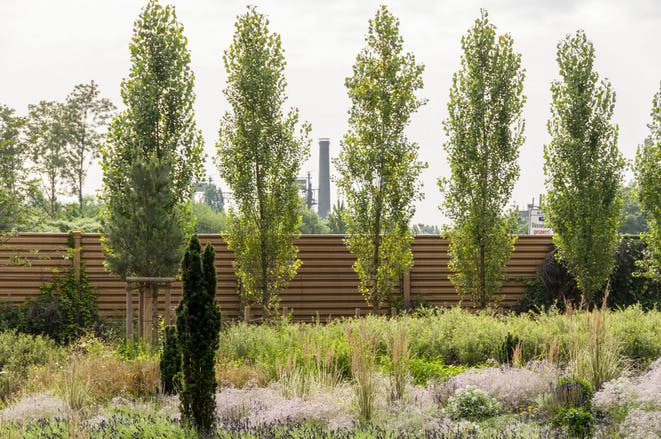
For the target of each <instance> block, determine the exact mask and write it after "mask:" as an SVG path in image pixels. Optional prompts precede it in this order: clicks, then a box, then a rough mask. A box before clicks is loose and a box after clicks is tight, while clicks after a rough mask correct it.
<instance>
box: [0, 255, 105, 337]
mask: <svg viewBox="0 0 661 439" xmlns="http://www.w3.org/2000/svg"><path fill="white" fill-rule="evenodd" d="M71 251H72V252H73V251H77V250H71ZM100 322H101V319H100V317H99V314H98V308H97V303H96V296H95V295H94V293H93V291H92V288H91V287H90V284H89V280H88V277H87V271H86V270H85V266H84V265H83V264H81V267H80V273H79V278H78V279H76V273H75V270H74V269H73V268H70V269H67V270H66V271H64V272H63V273H61V274H60V275H56V276H55V277H54V278H53V280H52V281H51V282H49V283H47V284H45V285H43V286H42V287H41V294H40V295H39V296H37V297H36V298H35V299H34V300H28V301H26V302H24V303H23V304H21V305H19V306H16V307H14V306H7V305H5V306H3V307H2V308H1V309H0V329H16V330H17V331H19V332H23V333H26V334H33V335H47V336H49V337H50V338H52V339H53V340H56V341H58V342H60V343H68V342H71V341H73V340H75V339H76V338H78V337H80V336H81V335H83V334H84V333H86V332H88V331H94V330H96V329H98V328H99V324H100Z"/></svg>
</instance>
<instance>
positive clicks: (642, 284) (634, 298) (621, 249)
mask: <svg viewBox="0 0 661 439" xmlns="http://www.w3.org/2000/svg"><path fill="white" fill-rule="evenodd" d="M648 246H649V243H648V242H646V240H643V239H640V238H639V237H637V236H624V237H622V238H621V240H620V244H619V245H618V248H617V252H616V253H615V269H614V270H613V274H612V275H611V277H610V283H609V285H608V301H607V306H608V308H610V309H615V308H623V307H626V306H631V305H634V304H636V303H638V304H640V306H641V307H642V308H643V309H653V308H655V307H656V308H657V309H661V279H659V280H655V279H653V278H649V277H647V276H639V275H638V274H639V270H640V268H639V263H640V261H641V260H643V259H644V258H645V256H646V255H647V254H648V253H647V248H648ZM603 296H604V291H600V292H598V293H597V295H596V296H595V302H596V303H600V302H601V300H603Z"/></svg>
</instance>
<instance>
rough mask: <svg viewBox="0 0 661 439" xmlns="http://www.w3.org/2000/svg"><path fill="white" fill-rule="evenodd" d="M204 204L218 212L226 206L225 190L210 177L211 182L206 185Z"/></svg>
mask: <svg viewBox="0 0 661 439" xmlns="http://www.w3.org/2000/svg"><path fill="white" fill-rule="evenodd" d="M204 204H206V205H207V206H209V207H210V208H212V209H213V210H214V211H215V212H217V213H220V212H222V211H223V209H224V208H225V199H224V198H223V192H222V191H221V190H220V188H219V187H218V186H216V185H215V184H213V183H212V182H211V179H209V182H208V183H206V184H205V185H204Z"/></svg>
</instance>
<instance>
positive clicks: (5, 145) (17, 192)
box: [0, 104, 29, 232]
mask: <svg viewBox="0 0 661 439" xmlns="http://www.w3.org/2000/svg"><path fill="white" fill-rule="evenodd" d="M24 124H25V119H24V118H22V117H19V116H16V115H15V111H14V109H12V108H9V107H7V106H5V105H2V104H0V232H6V231H9V230H11V229H14V228H15V227H17V226H18V225H19V224H20V223H22V222H23V211H24V203H25V198H26V195H27V193H26V192H27V189H28V187H29V185H28V184H27V182H28V179H26V178H25V175H26V174H27V169H26V168H25V162H26V159H27V158H28V153H27V152H28V151H27V145H26V143H25V142H23V141H22V139H21V130H22V129H23V126H24Z"/></svg>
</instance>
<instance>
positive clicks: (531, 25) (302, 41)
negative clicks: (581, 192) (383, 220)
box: [0, 0, 661, 224]
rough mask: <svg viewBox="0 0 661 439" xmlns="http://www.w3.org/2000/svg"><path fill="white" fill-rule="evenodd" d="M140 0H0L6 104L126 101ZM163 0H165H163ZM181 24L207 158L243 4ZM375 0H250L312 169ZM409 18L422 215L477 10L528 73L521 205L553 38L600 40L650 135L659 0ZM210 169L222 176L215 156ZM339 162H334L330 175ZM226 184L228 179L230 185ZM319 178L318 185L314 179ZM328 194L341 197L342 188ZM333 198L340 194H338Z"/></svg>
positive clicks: (1, 99) (404, 7)
mask: <svg viewBox="0 0 661 439" xmlns="http://www.w3.org/2000/svg"><path fill="white" fill-rule="evenodd" d="M144 3H145V2H144V1H137V0H112V1H111V0H108V1H103V2H101V1H90V0H58V1H52V0H0V54H1V55H0V57H1V58H0V59H1V60H2V61H1V64H0V103H3V104H5V105H8V106H10V107H13V108H15V109H16V110H17V112H18V113H19V114H24V113H25V112H26V110H27V106H28V105H29V104H32V103H36V102H38V101H39V100H42V99H46V100H63V99H64V98H65V96H66V95H67V94H68V93H69V92H70V91H71V90H72V89H73V87H74V85H75V84H78V83H82V82H89V81H90V80H92V79H93V80H95V81H96V82H98V83H99V84H100V87H101V91H102V94H103V95H104V96H106V97H109V98H110V99H112V100H113V102H115V104H117V105H119V106H121V101H120V96H119V84H120V81H121V80H122V78H123V77H125V76H127V74H128V71H129V67H130V66H129V51H128V44H129V40H130V38H131V35H132V26H133V21H134V20H135V18H136V17H137V16H138V14H139V12H140V9H141V7H142V6H143V4H144ZM163 3H166V2H165V1H163ZM170 3H173V4H174V5H175V6H176V11H177V15H178V18H179V20H180V21H181V22H182V23H183V25H184V29H185V34H186V36H187V38H188V42H189V45H188V47H189V49H190V51H191V57H192V69H193V71H194V72H195V74H196V84H195V86H196V93H197V101H196V105H195V109H196V118H197V123H198V126H199V127H200V128H201V129H202V132H203V134H204V138H205V141H206V151H207V153H208V155H209V158H211V157H213V155H214V152H215V147H214V143H215V142H216V139H217V133H218V127H219V123H218V121H219V120H220V117H221V115H222V114H223V113H224V112H225V111H226V110H227V109H228V105H227V103H226V102H225V100H224V98H223V95H222V93H221V91H222V89H223V87H224V85H225V77H226V75H225V71H224V68H223V65H222V52H223V51H224V50H225V49H226V48H227V47H228V46H229V44H230V42H231V39H232V34H233V30H234V28H233V24H234V21H235V18H236V16H237V15H238V14H241V13H243V12H244V10H245V7H246V4H248V3H246V2H244V1H238V0H224V1H220V0H216V1H214V0H188V1H183V0H182V1H170ZM381 3H384V2H377V1H371V0H370V1H350V0H340V1H333V0H277V1H275V0H274V1H255V2H250V4H257V5H258V7H259V11H260V12H263V13H266V14H267V15H268V16H269V17H270V20H271V31H272V32H278V33H280V34H281V36H282V44H283V47H284V49H285V56H286V59H287V63H288V64H287V69H286V75H287V81H288V84H289V85H288V89H287V92H288V96H289V105H292V106H296V107H298V108H299V109H300V112H301V116H302V118H303V119H304V120H307V121H308V122H310V123H311V125H312V132H311V136H312V139H313V147H312V156H311V158H310V160H309V162H308V163H306V164H304V165H303V167H302V172H303V173H305V172H306V171H311V172H312V175H313V179H314V181H316V177H317V172H316V171H317V160H318V158H317V157H318V156H317V140H318V138H320V137H328V138H330V139H331V156H336V155H337V152H338V149H339V141H340V139H341V137H342V134H343V133H344V131H345V129H346V115H347V110H348V108H349V100H348V98H347V96H346V90H345V88H344V79H345V77H346V76H348V75H349V74H351V66H352V65H353V63H354V60H355V57H356V54H357V53H358V51H359V50H360V49H361V48H362V47H363V45H364V36H365V33H366V31H367V22H368V19H370V18H371V17H372V16H373V15H374V13H375V12H376V9H377V7H378V5H379V4H381ZM385 4H386V5H387V6H388V7H389V8H390V10H391V12H392V13H393V14H394V15H396V16H397V17H398V18H399V20H400V31H401V33H402V36H403V38H404V44H405V47H406V49H407V50H409V51H411V52H413V53H414V54H415V56H416V59H417V61H418V62H420V63H423V64H424V65H425V66H426V68H425V73H424V81H425V87H424V89H423V90H422V91H421V93H420V96H422V97H425V98H428V99H429V103H428V104H427V105H426V106H425V107H423V108H422V109H421V110H420V111H419V112H418V114H416V116H415V117H414V118H413V120H412V122H411V125H410V127H409V129H408V135H409V137H410V138H411V139H413V140H415V141H417V142H418V143H419V144H420V147H421V157H422V159H423V160H425V161H426V162H428V163H429V168H428V169H427V170H425V172H424V174H423V176H422V180H423V184H424V189H423V190H424V192H425V199H424V200H423V201H422V202H420V203H419V204H418V207H417V213H416V216H415V218H414V220H415V222H424V223H427V224H441V223H443V222H444V220H443V216H442V214H441V213H440V212H439V210H438V205H439V203H440V201H441V200H440V195H439V193H438V189H437V186H436V179H437V178H438V177H439V176H447V175H448V174H449V167H448V164H447V159H446V156H445V153H444V152H443V149H442V146H441V145H442V143H443V142H444V141H445V135H444V133H443V131H442V129H441V124H440V122H441V120H442V119H444V118H445V117H446V115H447V100H448V91H449V87H450V81H451V77H452V73H453V72H454V71H455V70H457V68H458V67H459V60H460V55H461V52H460V49H461V47H460V40H461V36H462V34H464V33H465V32H466V30H467V29H468V28H469V27H470V26H471V25H472V24H473V22H474V20H475V19H476V18H477V17H478V16H479V13H480V8H481V7H484V8H486V9H487V10H488V11H489V17H490V20H491V21H492V23H494V24H495V25H496V27H497V29H498V32H499V33H510V34H511V35H512V37H513V38H514V42H515V49H516V50H517V51H519V52H520V53H522V56H523V66H524V67H525V69H526V81H525V89H524V93H525V95H526V96H527V99H528V100H527V103H526V106H525V108H524V117H525V119H526V132H525V136H526V142H525V144H524V145H523V147H522V148H521V155H520V165H521V177H520V179H519V181H518V183H517V185H516V187H515V190H514V193H513V203H516V204H518V205H520V206H523V205H524V204H525V203H527V202H529V201H530V200H531V198H532V197H533V196H534V197H535V199H537V197H538V194H539V193H540V192H543V190H544V183H543V159H542V148H543V145H544V144H545V143H547V142H548V140H549V137H548V134H547V131H546V121H547V119H548V116H549V105H550V100H551V96H550V91H549V85H550V82H551V81H552V80H553V79H556V78H557V65H556V62H555V58H556V44H557V42H558V40H560V39H561V38H562V37H563V36H564V35H565V34H567V33H570V32H574V31H575V30H576V29H579V28H582V29H584V30H585V31H586V33H587V35H588V38H590V39H591V40H592V42H593V43H594V45H595V47H596V56H597V60H596V69H597V71H598V72H599V73H600V75H601V77H607V78H608V79H609V80H610V81H611V82H612V84H613V87H614V89H615V91H616V93H617V102H616V109H615V117H614V119H615V122H616V123H617V124H618V125H619V129H620V130H619V147H620V149H621V150H622V152H623V154H624V156H625V157H626V158H627V159H631V158H633V156H634V154H635V148H636V145H638V144H639V143H641V142H642V140H643V139H644V138H645V136H646V135H647V133H648V130H647V127H646V124H647V123H648V122H649V112H650V109H651V102H652V97H653V95H654V93H656V92H657V91H658V90H659V81H660V80H661V56H660V55H661V50H660V49H659V44H660V43H661V1H659V0H621V1H616V0H608V1H587V0H540V1H537V0H496V1H475V0H446V1H441V0H437V1H421V0H409V1H387V2H385ZM207 169H208V172H209V174H210V176H211V177H212V178H213V179H214V180H216V181H220V179H219V177H218V171H217V170H216V169H215V167H214V165H213V163H212V161H211V160H210V159H209V160H208V164H207ZM332 172H333V170H332V169H331V173H332ZM100 185H101V173H100V170H99V168H98V166H96V165H95V166H94V167H93V169H92V170H91V172H90V176H89V182H88V185H87V190H88V192H90V193H94V191H96V190H98V189H99V187H100ZM222 186H223V188H224V189H226V186H225V185H224V184H222ZM315 186H316V184H315ZM333 197H335V193H334V192H333ZM332 201H334V198H333V199H332Z"/></svg>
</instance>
